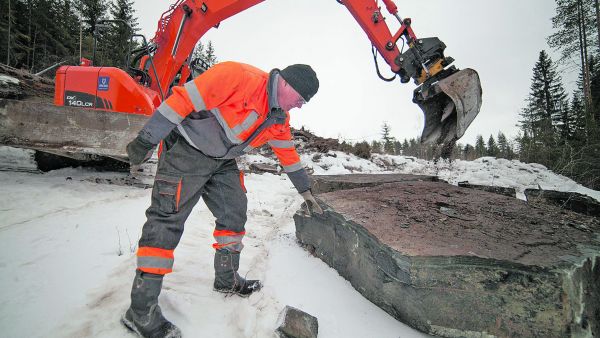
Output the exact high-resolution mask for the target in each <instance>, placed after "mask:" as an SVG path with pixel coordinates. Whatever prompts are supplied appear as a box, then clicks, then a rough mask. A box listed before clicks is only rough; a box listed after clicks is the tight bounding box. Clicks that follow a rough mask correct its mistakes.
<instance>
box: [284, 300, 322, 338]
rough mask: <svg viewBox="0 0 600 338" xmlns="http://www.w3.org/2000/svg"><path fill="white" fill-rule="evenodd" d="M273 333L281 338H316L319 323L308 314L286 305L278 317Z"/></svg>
mask: <svg viewBox="0 0 600 338" xmlns="http://www.w3.org/2000/svg"><path fill="white" fill-rule="evenodd" d="M278 324H279V325H278V327H277V330H275V332H276V333H277V334H278V335H279V337H281V338H317V335H318V334H319V321H318V320H317V318H316V317H314V316H311V315H309V314H308V313H306V312H304V311H302V310H299V309H296V308H294V307H291V306H289V305H286V307H285V308H284V309H283V311H282V312H281V314H280V315H279V320H278Z"/></svg>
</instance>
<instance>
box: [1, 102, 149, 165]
mask: <svg viewBox="0 0 600 338" xmlns="http://www.w3.org/2000/svg"><path fill="white" fill-rule="evenodd" d="M147 120H148V117H147V116H144V115H136V114H125V113H115V112H109V111H103V110H95V109H82V108H78V107H65V106H60V107H58V106H55V105H53V104H49V103H42V102H32V101H16V100H8V99H1V100H0V144H2V145H7V146H12V147H18V148H28V149H35V150H38V151H42V152H46V153H51V154H55V155H60V156H66V157H70V158H73V159H76V160H81V161H90V160H92V161H93V160H96V159H101V158H102V157H109V158H113V159H116V160H119V161H123V162H126V161H127V153H126V151H125V146H126V145H127V143H128V142H130V141H131V140H133V139H134V138H135V137H136V135H137V133H138V131H139V130H141V129H142V127H143V126H144V124H145V123H146V121H147Z"/></svg>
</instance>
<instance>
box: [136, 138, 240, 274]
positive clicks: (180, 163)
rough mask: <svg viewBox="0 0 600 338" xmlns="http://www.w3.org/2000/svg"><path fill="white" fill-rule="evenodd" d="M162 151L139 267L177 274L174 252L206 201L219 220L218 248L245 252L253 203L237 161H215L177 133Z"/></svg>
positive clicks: (216, 227) (141, 239)
mask: <svg viewBox="0 0 600 338" xmlns="http://www.w3.org/2000/svg"><path fill="white" fill-rule="evenodd" d="M160 148H161V149H159V152H160V154H159V161H158V168H157V171H156V178H155V180H154V187H153V189H152V203H151V205H150V207H149V208H148V210H147V211H146V217H147V221H146V223H145V224H144V227H143V229H142V237H141V238H140V241H139V250H138V269H140V270H142V271H145V272H150V273H158V274H165V273H169V272H171V271H172V265H173V250H174V249H175V248H176V247H177V244H178V243H179V240H180V239H181V235H182V234H183V229H184V224H185V221H186V219H187V218H188V216H189V215H190V213H191V211H192V208H193V207H194V206H195V205H196V203H198V201H199V199H200V197H202V198H203V200H204V202H205V203H206V205H207V206H208V208H209V209H210V211H211V212H212V214H213V215H214V216H215V218H216V221H215V223H216V225H215V232H214V234H215V239H216V240H217V243H215V244H214V245H213V247H215V248H217V249H227V250H231V251H235V252H239V251H241V249H242V247H243V245H242V243H241V241H242V237H243V235H244V233H245V229H244V226H245V223H246V210H247V204H248V200H247V198H246V190H245V187H244V184H243V173H242V172H240V170H239V169H238V167H237V163H236V161H235V159H227V160H225V159H215V158H211V157H208V156H206V155H204V154H203V153H202V152H200V151H199V150H197V149H195V148H193V147H192V146H190V145H189V144H188V143H187V142H186V141H185V139H184V138H183V137H182V136H181V135H180V134H179V133H178V132H177V131H176V130H174V131H172V132H171V133H170V134H169V136H167V137H166V138H165V139H164V140H163V143H162V144H161V146H160Z"/></svg>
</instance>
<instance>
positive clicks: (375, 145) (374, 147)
mask: <svg viewBox="0 0 600 338" xmlns="http://www.w3.org/2000/svg"><path fill="white" fill-rule="evenodd" d="M382 151H383V147H382V145H381V143H379V142H378V141H372V142H371V152H373V153H376V154H380V153H381V152H382Z"/></svg>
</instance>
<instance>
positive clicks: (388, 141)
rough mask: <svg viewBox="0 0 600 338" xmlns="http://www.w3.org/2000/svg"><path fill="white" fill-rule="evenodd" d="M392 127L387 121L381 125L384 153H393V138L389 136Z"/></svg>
mask: <svg viewBox="0 0 600 338" xmlns="http://www.w3.org/2000/svg"><path fill="white" fill-rule="evenodd" d="M391 133H392V128H391V127H390V125H389V124H387V122H384V123H383V125H382V126H381V141H382V142H381V143H382V144H383V152H384V153H386V154H394V138H393V137H392V136H391Z"/></svg>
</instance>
